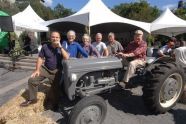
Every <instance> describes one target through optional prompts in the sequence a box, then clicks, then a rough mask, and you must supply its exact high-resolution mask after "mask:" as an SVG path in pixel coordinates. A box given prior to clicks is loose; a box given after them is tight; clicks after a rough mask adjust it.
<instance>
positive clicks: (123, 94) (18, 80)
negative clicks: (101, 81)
mask: <svg viewBox="0 0 186 124" xmlns="http://www.w3.org/2000/svg"><path fill="white" fill-rule="evenodd" d="M30 74H31V72H30V71H25V70H15V71H14V72H8V70H6V69H2V68H0V106H1V105H2V104H4V103H6V101H7V100H8V99H10V98H12V97H13V96H15V95H16V94H17V93H18V92H19V91H20V89H22V88H25V87H26V84H27V83H26V80H27V78H28V76H29V75H30ZM24 82H25V83H24ZM16 84H17V85H16ZM141 95H142V91H141V87H138V88H135V89H132V90H119V91H113V92H112V93H111V94H106V95H103V97H104V98H105V101H106V102H107V106H108V115H107V117H106V120H105V122H104V124H186V105H184V104H181V103H178V104H177V105H176V106H175V107H174V108H173V109H172V110H171V111H169V112H167V113H166V114H161V115H151V114H150V113H149V112H148V111H147V110H146V108H145V106H144V104H143V100H142V97H141ZM62 102H63V100H62ZM61 113H62V114H60V113H54V112H52V111H46V112H44V113H43V114H44V115H46V116H49V117H52V118H53V119H54V120H57V122H59V123H61V124H66V123H67V121H66V120H67V117H66V116H64V115H65V113H63V112H61Z"/></svg>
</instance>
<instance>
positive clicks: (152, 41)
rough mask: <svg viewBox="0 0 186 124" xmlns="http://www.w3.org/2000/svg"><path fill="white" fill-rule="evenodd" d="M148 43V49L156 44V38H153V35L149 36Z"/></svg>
mask: <svg viewBox="0 0 186 124" xmlns="http://www.w3.org/2000/svg"><path fill="white" fill-rule="evenodd" d="M146 42H147V45H148V47H151V46H152V45H153V43H154V36H152V35H151V34H149V35H147V38H146Z"/></svg>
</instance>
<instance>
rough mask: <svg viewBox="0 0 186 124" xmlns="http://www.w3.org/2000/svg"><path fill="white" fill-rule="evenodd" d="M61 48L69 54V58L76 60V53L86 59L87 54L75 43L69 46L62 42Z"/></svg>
mask: <svg viewBox="0 0 186 124" xmlns="http://www.w3.org/2000/svg"><path fill="white" fill-rule="evenodd" d="M62 46H63V48H64V49H65V50H66V51H67V52H68V53H69V56H70V57H74V58H77V57H78V53H80V54H81V55H82V56H83V57H85V58H87V57H88V53H86V51H85V50H84V49H83V48H82V47H81V45H80V44H79V43H77V42H75V41H74V42H72V43H70V44H69V43H68V42H67V41H63V43H62Z"/></svg>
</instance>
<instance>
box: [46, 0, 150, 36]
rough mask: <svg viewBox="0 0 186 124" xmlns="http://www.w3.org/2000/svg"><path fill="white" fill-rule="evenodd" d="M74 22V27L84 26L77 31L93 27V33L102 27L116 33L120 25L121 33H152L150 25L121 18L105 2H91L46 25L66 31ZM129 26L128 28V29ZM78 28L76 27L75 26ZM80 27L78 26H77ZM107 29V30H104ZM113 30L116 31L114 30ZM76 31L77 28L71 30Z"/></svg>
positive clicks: (100, 0) (92, 0) (96, 0)
mask: <svg viewBox="0 0 186 124" xmlns="http://www.w3.org/2000/svg"><path fill="white" fill-rule="evenodd" d="M70 22H72V24H73V25H75V24H77V25H82V26H80V27H79V28H78V29H76V30H79V31H80V30H81V31H82V30H84V29H85V28H83V25H84V26H87V27H91V32H94V31H95V29H94V28H93V30H92V27H97V26H98V25H99V26H98V27H101V29H102V30H104V31H114V32H117V31H118V29H116V28H114V27H115V26H118V24H119V25H120V26H121V27H118V28H119V31H125V30H126V29H124V28H127V30H129V29H131V30H134V29H137V28H141V29H143V30H145V31H146V32H150V24H149V23H145V22H140V21H134V20H130V19H126V18H123V17H121V16H118V15H116V14H115V13H113V12H112V11H111V10H110V9H109V8H108V7H107V6H106V5H105V4H104V3H103V2H102V0H89V2H88V3H87V4H86V5H85V6H84V7H83V8H82V9H80V10H79V11H78V12H77V13H75V14H73V15H71V16H68V17H65V18H60V19H54V20H50V21H46V22H45V23H44V24H45V25H46V26H49V27H51V28H54V29H55V28H57V27H58V26H59V25H60V26H63V25H65V26H63V27H64V29H62V30H65V29H66V27H67V28H68V26H71V27H72V26H73V25H68V26H67V25H66V24H70ZM126 25H127V27H126ZM75 27H76V26H75ZM77 27H78V26H77ZM105 27H107V28H106V29H103V28H105ZM82 28H83V29H82ZM113 28H114V29H115V30H113ZM71 29H75V28H71Z"/></svg>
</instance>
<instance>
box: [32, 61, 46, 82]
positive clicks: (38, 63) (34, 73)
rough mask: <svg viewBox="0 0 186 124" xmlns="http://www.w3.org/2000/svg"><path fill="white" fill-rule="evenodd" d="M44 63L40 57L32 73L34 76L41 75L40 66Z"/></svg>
mask: <svg viewBox="0 0 186 124" xmlns="http://www.w3.org/2000/svg"><path fill="white" fill-rule="evenodd" d="M42 64H43V59H42V58H41V57H38V59H37V62H36V69H35V71H34V72H33V73H32V75H31V77H32V78H34V77H36V76H39V75H40V68H41V65H42Z"/></svg>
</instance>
